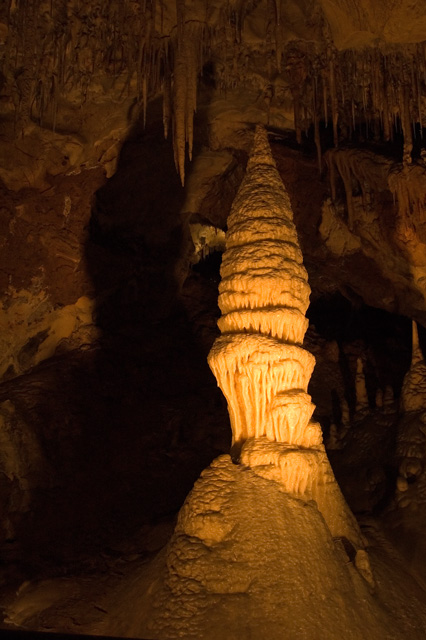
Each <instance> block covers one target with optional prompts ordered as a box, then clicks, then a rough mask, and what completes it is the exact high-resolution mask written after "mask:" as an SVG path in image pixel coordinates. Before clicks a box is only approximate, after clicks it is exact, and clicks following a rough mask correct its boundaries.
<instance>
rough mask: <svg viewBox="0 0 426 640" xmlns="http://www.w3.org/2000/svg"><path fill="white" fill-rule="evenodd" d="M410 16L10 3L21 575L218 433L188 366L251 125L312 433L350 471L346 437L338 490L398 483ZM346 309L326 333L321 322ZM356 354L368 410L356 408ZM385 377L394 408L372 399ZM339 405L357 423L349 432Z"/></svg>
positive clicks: (9, 504) (414, 160) (337, 8)
mask: <svg viewBox="0 0 426 640" xmlns="http://www.w3.org/2000/svg"><path fill="white" fill-rule="evenodd" d="M425 20H426V16H425V11H424V9H423V7H422V3H421V2H420V1H418V2H411V3H405V4H404V3H402V4H401V3H400V4H399V5H398V7H396V6H393V5H392V6H391V4H390V3H382V4H381V7H380V8H378V7H377V4H374V3H371V2H367V0H365V2H362V3H354V2H349V1H345V2H343V1H339V2H338V3H330V2H328V0H321V2H314V1H311V0H310V1H306V2H302V3H301V2H291V1H285V2H284V1H283V2H270V3H267V2H250V3H243V2H236V1H235V2H234V1H233V2H230V3H224V2H222V1H220V0H218V1H217V2H212V3H209V4H208V5H205V4H204V3H201V2H198V1H195V0H194V2H177V3H176V4H175V3H171V2H162V3H159V4H157V6H156V4H155V3H154V2H146V3H139V2H113V1H111V2H109V3H107V4H102V5H100V4H99V3H97V2H95V1H94V0H93V1H91V2H86V3H81V2H77V0H75V1H74V0H73V1H72V2H68V3H66V2H58V3H47V2H41V1H40V2H9V3H7V4H6V5H5V6H4V7H3V8H2V9H1V14H0V68H1V76H0V80H1V82H0V116H1V117H0V140H1V145H0V178H1V181H2V183H1V194H2V204H1V209H0V225H1V229H2V232H1V243H2V252H1V256H0V281H1V283H2V285H3V286H2V287H1V291H2V293H1V296H0V309H1V312H0V329H1V337H0V341H1V344H2V349H1V356H0V375H1V376H2V378H1V379H2V382H1V386H0V399H1V405H0V416H1V436H0V438H1V442H2V447H1V451H2V453H1V454H0V456H1V462H2V468H3V471H2V475H1V490H0V493H1V501H2V505H3V513H4V514H5V516H4V518H3V524H2V529H1V536H2V541H3V543H2V544H3V548H4V550H5V553H6V554H7V557H8V559H9V560H10V562H11V563H12V564H13V563H15V565H16V566H18V565H19V564H20V563H22V559H25V560H26V561H28V562H30V564H31V571H34V572H37V571H38V570H40V567H41V566H44V564H45V563H47V562H48V558H47V556H52V553H51V550H50V549H49V552H46V549H47V548H48V547H49V545H50V544H51V543H52V541H55V545H57V551H56V555H55V554H53V558H52V559H53V564H54V563H60V562H63V561H65V560H64V559H65V558H66V557H68V556H69V555H70V554H71V555H72V554H75V555H76V556H77V555H78V554H79V553H81V551H82V549H86V550H87V548H89V547H90V546H91V547H93V548H99V547H102V545H105V544H107V543H109V542H110V541H111V540H115V539H117V538H119V537H120V536H121V537H122V536H124V535H125V534H126V532H127V530H128V529H129V528H132V527H133V528H136V527H137V526H139V525H140V524H141V522H145V521H150V520H151V519H152V518H158V517H163V516H165V515H166V514H170V513H172V512H174V511H175V510H176V509H177V508H178V507H179V505H180V503H181V501H182V500H183V498H184V496H185V495H186V493H187V491H188V489H189V488H190V486H191V484H192V483H193V481H194V480H195V478H196V477H197V475H198V474H199V472H200V471H201V469H202V468H203V467H204V466H206V464H208V463H209V462H210V461H211V459H212V458H213V457H215V456H216V455H217V454H218V453H221V452H223V451H226V450H227V448H228V446H229V442H230V432H229V423H228V418H227V413H226V407H225V403H224V400H223V398H222V396H221V394H220V393H219V391H218V390H217V389H216V384H215V381H214V379H213V377H212V376H211V374H210V372H209V370H208V367H207V364H206V361H205V360H206V355H207V353H208V351H209V349H210V347H211V345H212V343H213V341H214V339H215V337H216V336H217V334H218V330H217V326H216V320H217V318H218V317H219V310H218V307H217V302H216V300H217V286H218V278H219V275H218V263H219V261H220V255H219V254H220V251H221V250H222V249H223V238H224V231H225V229H226V222H227V216H228V213H229V210H230V207H231V203H232V200H233V198H234V196H235V193H236V192H237V189H238V187H239V184H240V182H241V180H242V177H243V174H244V169H245V165H246V161H247V153H248V150H249V148H250V144H251V140H252V130H253V126H254V124H256V123H257V122H263V123H265V124H266V125H267V127H268V129H269V131H270V141H271V147H272V152H273V155H274V158H275V161H276V163H277V166H278V170H279V172H280V174H281V175H282V177H283V179H284V182H285V184H286V185H287V188H288V192H289V196H290V200H291V204H292V208H293V211H294V219H295V224H296V227H297V230H298V234H299V237H300V243H301V247H302V251H303V254H304V260H305V264H306V267H307V270H308V274H309V281H310V284H311V288H312V292H313V293H312V298H311V300H312V303H313V307H312V308H313V311H312V317H311V325H315V326H311V328H310V330H309V332H308V347H309V348H310V349H311V350H312V352H313V353H314V354H315V355H316V357H317V360H318V367H317V372H316V374H314V378H313V380H312V385H311V386H312V395H313V398H314V402H315V403H316V404H317V407H318V408H317V416H318V418H319V419H320V420H321V422H322V424H323V426H324V430H325V434H326V437H327V438H329V435H330V433H331V434H333V433H335V429H336V428H337V430H338V431H339V430H340V433H339V438H338V440H339V442H340V444H339V445H338V447H337V449H335V451H336V454H335V458H336V467H337V468H339V465H340V467H341V476H342V478H344V477H345V468H347V466H345V465H347V460H348V459H349V460H351V456H352V457H353V459H355V463H354V464H355V465H358V467H357V468H359V473H358V472H357V473H358V475H356V474H352V477H350V478H348V479H347V482H346V485H345V486H346V491H347V495H348V496H349V497H351V496H352V500H353V504H355V505H356V506H360V505H361V506H360V508H361V510H362V509H363V508H364V507H365V506H366V508H368V509H373V508H376V507H377V505H381V504H382V502H383V501H385V502H386V500H387V501H388V502H389V500H390V494H391V492H392V490H393V489H394V488H395V482H396V475H397V468H398V461H397V459H396V458H395V455H394V454H395V450H396V441H397V426H396V425H397V423H398V406H397V402H395V398H396V401H397V400H398V396H399V394H400V392H401V387H402V380H403V377H404V374H405V372H406V370H407V369H408V367H409V359H410V355H409V352H410V324H409V321H408V320H405V319H404V318H401V316H404V317H406V318H414V319H416V320H417V321H418V322H419V323H420V324H425V320H426V318H425V313H426V297H425V282H426V280H425V277H426V274H425V269H426V264H425V258H424V255H425V251H424V244H425V229H424V207H425V189H424V184H425V175H426V172H425V166H424V164H423V155H424V145H423V138H422V133H423V127H424V125H425V117H424V110H425V95H426V84H425V75H424V72H425V68H426V58H425V48H424V42H423V35H422V34H423V30H424V24H425ZM195 109H196V113H195V116H194V112H195ZM165 134H166V135H168V139H165V137H164V135H165ZM190 156H192V161H190V159H189V158H190ZM182 183H184V186H182ZM342 300H343V301H344V302H343V303H342V302H341V301H342ZM336 301H337V302H336ZM315 304H317V307H316V308H317V309H318V310H319V311H318V312H317V313H316V312H315ZM339 304H343V305H345V304H347V305H348V307H347V313H346V312H345V313H342V314H341V315H340V316H338V317H340V318H341V323H340V324H339V326H337V327H336V326H335V327H334V329H333V330H332V331H330V330H329V328H327V323H321V318H324V316H327V314H330V313H331V309H332V310H333V313H335V310H336V305H337V306H338V305H339ZM327 305H329V306H327ZM333 305H334V306H333ZM365 305H368V307H374V308H376V309H377V308H378V309H380V310H382V312H383V315H380V314H379V315H374V311H371V310H369V309H366V308H365ZM389 314H396V317H392V319H389V318H390V315H389ZM381 323H383V326H384V327H386V329H385V331H384V334H385V335H384V336H383V335H381V336H380V339H379V338H378V337H377V336H376V337H372V336H371V331H370V332H369V331H368V327H370V328H371V327H374V328H375V329H374V330H375V332H376V333H377V334H379V333H380V326H381ZM364 325H365V326H364ZM373 333H374V332H373ZM336 345H337V346H336ZM359 358H361V359H362V361H363V363H364V371H365V375H366V380H367V391H368V394H369V398H370V406H369V409H370V414H371V415H370V414H369V415H368V416H360V415H358V416H357V415H356V397H355V378H356V369H357V360H358V359H359ZM324 380H327V384H324ZM329 381H330V382H329ZM387 388H388V391H389V388H390V390H391V393H392V394H393V398H391V399H389V403H388V405H387V409H386V407H385V408H383V407H378V406H377V405H376V400H375V398H376V393H377V391H378V390H380V391H381V392H382V393H383V394H385V393H386V389H387ZM388 395H389V394H388ZM345 403H346V405H345ZM389 407H391V409H390V408H389ZM386 411H388V413H387V414H386ZM382 413H383V414H386V415H387V416H388V417H386V416H385V418H383V420H382V423H383V424H382V428H381V429H380V428H378V429H376V436H375V439H374V438H373V440H372V441H370V440H369V436H368V434H369V433H370V427H369V424H370V423H371V421H372V420H373V422H374V421H375V422H374V424H375V423H376V422H379V423H380V418H378V417H377V416H378V414H380V415H381V414H382ZM371 416H373V417H371ZM389 416H392V417H391V418H389ZM356 419H358V422H359V424H360V425H361V426H360V431H359V433H360V434H361V435H358V436H354V435H353V434H352V435H347V434H346V431H345V430H346V429H347V427H349V426H350V425H351V424H353V423H354V421H355V422H356ZM368 420H370V423H368ZM362 424H364V427H362ZM389 425H390V429H388V427H389ZM333 426H334V430H333V428H332V427H333ZM363 429H364V431H363ZM362 434H367V435H365V437H364V435H362ZM333 437H334V436H333ZM418 437H419V436H418V429H417V430H416V434H415V436H413V437H412V436H411V435H410V438H411V439H413V438H414V440H415V439H416V438H417V439H418ZM345 438H346V440H345ZM331 440H332V438H331ZM335 440H336V438H335V437H334V440H333V442H334V444H336V442H335ZM359 440H362V442H363V443H366V444H363V445H362V446H360V445H359V442H358V441H359ZM346 441H348V442H349V444H348V445H347V449H346V450H347V451H348V452H349V453H348V458H347V460H346V462H339V455H340V454H339V451H341V449H342V447H343V446H344V445H345V442H346ZM383 442H389V444H388V445H386V453H385V454H384V455H383V456H382V457H380V456H379V459H376V458H374V459H373V458H370V457H369V456H370V455H371V453H370V452H371V450H372V449H374V448H377V447H380V446H382V444H383ZM345 446H346V445H345ZM360 452H361V453H360ZM351 464H352V463H351ZM384 469H385V471H384ZM349 475H350V474H349ZM354 478H355V480H354ZM360 478H361V480H362V482H363V483H364V484H365V487H366V488H365V490H363V491H364V492H363V494H362V496H361V497H360V496H359V495H357V494H356V491H354V489H353V486H354V484H357V483H358V485H359V484H360V480H359V479H360ZM345 486H344V487H343V488H344V490H345ZM363 486H364V485H363ZM88 487H90V490H88ZM170 487H173V490H171V489H170ZM83 498H84V499H83ZM111 513H113V514H114V518H113V520H114V524H109V525H108V527H104V528H103V533H102V535H100V534H99V530H100V529H101V528H102V526H101V524H103V523H105V522H106V521H107V520H109V522H110V523H111V522H112V520H111V518H110V515H111ZM135 514H137V515H135ZM81 522H84V523H85V525H84V527H81V525H80V523H81ZM76 523H77V524H76ZM30 528H31V531H33V532H36V535H33V534H31V536H30V535H29V534H28V532H29V530H30ZM58 540H62V543H61V544H59V543H58V542H57V541H58Z"/></svg>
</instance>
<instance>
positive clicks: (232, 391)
mask: <svg viewBox="0 0 426 640" xmlns="http://www.w3.org/2000/svg"><path fill="white" fill-rule="evenodd" d="M221 275H222V281H221V283H220V286H219V306H220V308H221V311H222V317H221V318H220V320H219V322H218V324H219V328H220V329H221V332H222V335H221V336H220V337H219V338H218V339H217V340H216V341H215V343H214V345H213V347H212V349H211V351H210V354H209V358H208V360H209V364H210V367H211V369H212V371H213V373H214V374H215V376H216V378H217V381H218V384H219V386H220V388H221V389H222V391H223V393H224V395H225V397H226V399H227V402H228V408H229V415H230V420H231V427H232V431H233V446H234V451H235V452H237V453H240V461H241V462H242V463H244V464H246V465H247V466H249V467H251V468H258V470H259V473H260V475H263V476H265V477H270V478H273V479H275V480H278V481H280V482H282V483H283V484H284V486H285V489H286V491H288V492H290V493H292V494H296V495H298V496H300V497H303V498H304V499H312V498H313V499H314V500H316V501H317V503H318V506H319V509H320V511H321V512H322V514H323V516H324V518H325V519H326V521H327V524H328V526H329V527H330V530H331V532H332V534H333V535H335V536H339V535H340V536H345V537H346V538H348V539H350V540H352V541H353V543H354V544H355V546H358V547H359V546H360V545H361V540H360V535H359V531H358V527H357V525H356V523H355V521H354V519H353V517H352V515H351V514H350V512H349V509H348V508H347V506H346V504H345V502H344V500H343V497H342V496H341V494H340V491H339V489H338V487H337V483H336V481H335V479H334V476H333V472H332V470H331V467H330V465H329V463H328V460H327V457H326V454H325V450H324V446H323V444H322V432H321V427H320V425H319V424H318V423H316V422H313V421H312V420H311V417H312V414H313V411H314V405H313V404H312V402H311V397H310V396H309V395H308V393H307V387H308V383H309V380H310V377H311V374H312V370H313V368H314V364H315V358H314V356H313V355H312V354H311V353H309V352H308V351H306V350H305V349H303V348H302V347H301V346H300V345H301V344H302V342H303V338H304V335H305V332H306V330H307V327H308V321H307V319H306V318H305V312H306V309H307V307H308V305H309V294H310V288H309V285H308V279H307V273H306V270H305V268H304V266H303V261H302V254H301V251H300V247H299V242H298V237H297V231H296V228H295V226H294V223H293V214H292V209H291V204H290V199H289V196H288V194H287V192H286V189H285V187H284V185H283V183H282V180H281V178H280V176H279V174H278V172H277V170H276V167H275V162H274V160H273V158H272V155H271V151H270V148H269V143H268V139H267V134H266V131H265V129H264V128H263V127H261V126H258V127H257V128H256V133H255V138H254V145H253V150H252V153H251V156H250V159H249V162H248V165H247V171H246V175H245V178H244V180H243V182H242V184H241V186H240V189H239V191H238V193H237V196H236V198H235V200H234V203H233V206H232V210H231V213H230V216H229V222H228V231H227V234H226V251H225V253H224V256H223V261H222V267H221Z"/></svg>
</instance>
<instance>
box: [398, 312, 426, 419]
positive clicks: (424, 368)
mask: <svg viewBox="0 0 426 640" xmlns="http://www.w3.org/2000/svg"><path fill="white" fill-rule="evenodd" d="M412 344H413V347H412V349H413V350H412V354H411V366H410V368H409V370H408V371H407V373H406V374H405V377H404V382H403V383H402V389H401V401H400V402H401V409H402V410H403V411H404V412H409V411H424V410H425V408H426V362H425V360H424V358H423V353H422V350H421V348H420V343H419V333H418V330H417V323H416V321H415V320H413V325H412Z"/></svg>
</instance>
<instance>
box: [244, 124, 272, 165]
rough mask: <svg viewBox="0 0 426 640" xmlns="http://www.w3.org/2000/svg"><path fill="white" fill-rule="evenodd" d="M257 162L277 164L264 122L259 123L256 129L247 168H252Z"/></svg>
mask: <svg viewBox="0 0 426 640" xmlns="http://www.w3.org/2000/svg"><path fill="white" fill-rule="evenodd" d="M256 164H269V165H271V166H272V167H275V166H276V165H275V161H274V159H273V157H272V154H271V147H270V146H269V140H268V132H267V131H266V129H265V127H264V126H263V124H257V125H256V128H255V130H254V137H253V146H252V149H251V153H250V157H249V161H248V164H247V169H250V168H251V167H253V166H254V165H256Z"/></svg>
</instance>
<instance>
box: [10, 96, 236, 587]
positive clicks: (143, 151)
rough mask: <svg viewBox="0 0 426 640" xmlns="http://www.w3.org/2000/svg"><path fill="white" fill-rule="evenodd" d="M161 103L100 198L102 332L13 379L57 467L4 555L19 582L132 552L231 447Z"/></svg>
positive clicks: (96, 204) (94, 237)
mask: <svg viewBox="0 0 426 640" xmlns="http://www.w3.org/2000/svg"><path fill="white" fill-rule="evenodd" d="M157 107H158V105H154V107H153V109H152V114H151V118H150V120H149V121H148V123H147V127H146V130H145V131H144V130H143V129H142V127H141V126H140V125H138V126H136V127H134V129H133V130H132V132H131V134H130V135H129V137H128V139H127V140H126V142H125V143H124V144H123V147H122V150H121V153H120V158H119V162H118V166H117V170H116V172H115V174H114V176H113V177H112V178H111V179H109V180H107V181H106V182H105V184H104V186H102V187H101V188H100V189H99V190H98V191H97V193H96V194H95V196H94V201H93V211H92V218H91V222H90V225H89V228H88V229H87V242H86V249H85V261H86V269H87V273H88V276H89V278H90V281H91V283H92V285H91V287H92V295H91V297H92V298H93V299H95V300H96V309H95V314H96V325H97V327H98V330H99V335H98V338H97V340H96V342H95V343H93V342H91V343H88V344H87V346H86V347H82V348H78V349H75V350H72V351H69V352H68V353H66V352H65V353H62V354H58V355H55V356H54V357H53V358H50V359H49V360H47V361H45V362H43V363H41V364H40V365H39V366H38V367H37V368H36V369H33V370H32V371H31V372H30V373H29V374H28V375H24V376H21V377H20V378H19V379H14V380H13V381H11V387H10V391H11V396H10V397H12V395H13V399H14V402H15V406H16V404H18V405H19V412H20V415H22V416H23V417H24V419H25V420H26V421H27V422H28V424H30V425H32V426H33V427H34V431H35V432H36V434H37V438H38V440H39V442H40V445H41V449H42V456H43V458H44V462H43V465H44V467H43V468H44V469H45V476H46V477H45V482H44V483H43V486H42V487H40V482H39V478H38V479H37V481H38V487H37V489H36V490H34V491H33V492H32V493H31V503H30V504H29V507H28V510H27V512H26V513H25V514H24V515H22V509H20V510H18V509H17V516H16V522H14V533H13V536H12V539H11V540H10V541H9V543H8V544H9V546H8V550H7V553H8V556H7V557H6V558H5V559H4V562H5V563H6V564H9V566H11V567H12V569H11V579H14V576H15V574H14V573H13V572H14V571H18V573H19V574H20V575H25V577H27V578H31V577H35V576H38V575H60V574H63V573H64V572H65V573H69V572H73V573H74V574H76V575H78V574H79V573H83V574H84V573H85V572H91V571H94V570H99V568H101V570H102V567H98V566H97V563H99V562H101V564H102V561H101V560H100V559H98V560H95V559H94V557H95V555H96V554H97V553H99V552H100V551H101V550H102V552H103V553H107V554H109V555H111V556H114V554H119V553H120V552H121V551H120V550H121V549H122V546H123V544H124V542H123V541H125V540H127V539H129V537H131V536H132V535H134V534H135V533H136V532H137V531H138V530H139V529H140V528H141V527H143V526H145V525H151V524H153V523H156V522H159V521H163V520H165V519H166V520H172V519H173V518H174V516H175V514H176V512H177V511H178V509H179V508H180V506H181V505H182V503H183V501H184V499H185V497H186V495H187V494H188V492H189V491H190V490H191V488H192V485H193V483H194V481H195V480H196V479H197V477H198V476H199V474H200V472H201V471H202V469H204V468H205V467H206V466H207V465H208V464H209V463H210V462H211V460H212V459H213V458H215V457H216V456H217V455H220V454H221V453H223V452H225V451H226V450H227V449H228V448H229V444H230V430H229V423H228V417H227V411H226V404H225V402H224V400H223V397H222V395H221V393H220V391H219V390H218V389H217V386H216V380H215V378H214V377H213V375H212V373H211V372H210V369H209V367H208V365H207V362H206V349H207V351H208V349H209V348H210V346H209V345H211V343H212V341H213V340H214V337H215V335H216V333H217V329H216V327H215V326H213V325H214V324H215V320H214V319H213V320H211V319H209V320H208V322H210V325H211V326H209V330H208V331H207V333H206V332H204V328H203V322H204V319H203V317H199V315H197V313H192V314H191V313H190V312H189V311H188V300H191V298H192V299H194V300H197V298H198V297H199V295H200V294H201V295H202V292H203V283H202V282H201V284H200V283H199V282H198V284H197V286H195V285H193V284H191V278H189V279H188V278H187V276H188V273H190V269H189V264H188V252H190V251H191V248H192V245H191V239H190V237H189V232H188V225H187V220H185V219H184V218H183V217H182V216H181V209H182V205H183V202H184V198H185V190H184V189H183V188H182V186H181V184H180V180H179V178H178V176H177V173H176V171H175V167H174V163H173V150H172V145H171V142H170V141H166V140H164V137H163V124H162V120H161V112H160V111H159V109H158V108H157ZM194 277H195V279H198V280H199V279H200V278H202V279H203V280H206V281H208V280H209V276H208V275H206V274H199V273H198V274H197V273H195V272H194ZM183 290H184V293H183ZM213 295H215V296H216V298H217V282H211V286H210V289H209V291H208V292H207V299H208V300H207V302H205V303H203V300H202V299H201V300H198V305H199V306H200V305H201V306H202V305H203V304H205V305H206V308H207V309H208V310H210V307H211V305H212V299H213ZM214 304H217V302H216V301H215V302H214ZM193 307H194V305H192V308H193ZM209 313H210V311H209ZM212 323H213V325H212ZM200 334H202V336H203V340H202V341H201V342H200V340H199V335H200ZM3 392H4V393H3V395H4V394H6V395H4V397H9V396H8V395H7V390H5V389H3ZM20 394H21V400H22V401H21V402H20ZM18 489H19V490H20V488H19V487H18V488H17V491H16V495H18V494H19V493H20V491H18ZM21 493H22V491H21ZM12 495H13V492H12ZM19 506H20V505H18V507H19ZM5 508H6V509H7V511H8V512H10V511H13V505H11V504H8V505H5Z"/></svg>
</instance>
